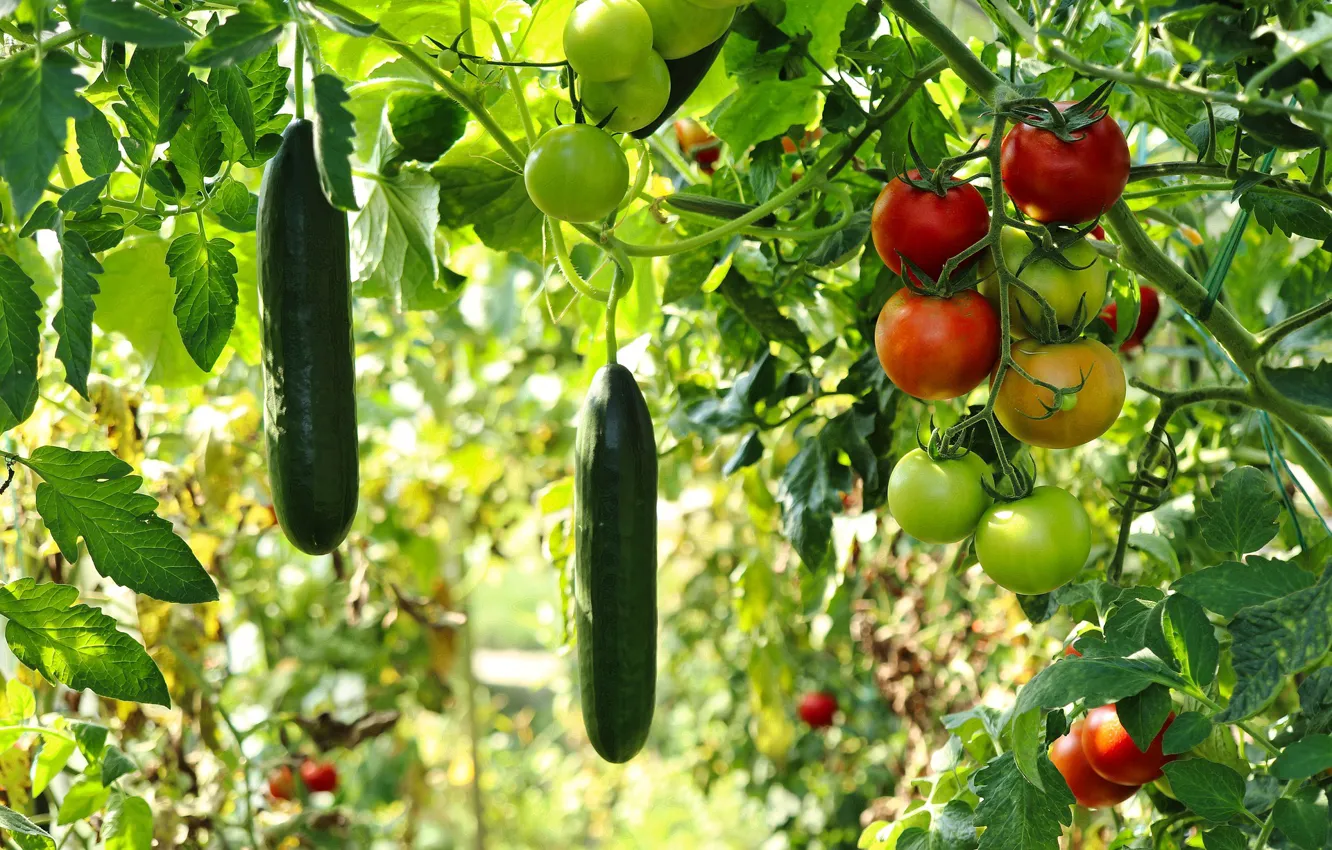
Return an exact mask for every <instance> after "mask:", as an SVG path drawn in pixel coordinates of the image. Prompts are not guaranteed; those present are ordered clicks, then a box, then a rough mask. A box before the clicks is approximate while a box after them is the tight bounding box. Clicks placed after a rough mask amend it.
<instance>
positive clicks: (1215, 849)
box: [1203, 826, 1249, 850]
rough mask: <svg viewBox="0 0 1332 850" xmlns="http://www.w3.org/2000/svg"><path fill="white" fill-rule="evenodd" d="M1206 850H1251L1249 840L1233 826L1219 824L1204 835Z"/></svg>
mask: <svg viewBox="0 0 1332 850" xmlns="http://www.w3.org/2000/svg"><path fill="white" fill-rule="evenodd" d="M1203 847H1204V848H1206V850H1249V840H1248V839H1247V838H1245V837H1244V833H1242V832H1240V831H1239V830H1238V829H1236V828H1235V827H1233V826H1218V827H1217V828H1216V829H1211V830H1208V831H1207V833H1206V834H1205V835H1203Z"/></svg>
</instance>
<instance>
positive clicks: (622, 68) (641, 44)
mask: <svg viewBox="0 0 1332 850" xmlns="http://www.w3.org/2000/svg"><path fill="white" fill-rule="evenodd" d="M651 52H652V19H651V18H649V17H648V13H647V10H646V9H644V8H643V6H642V4H640V3H639V2H638V0H583V2H582V3H579V4H578V5H577V6H575V7H574V10H573V11H572V12H570V13H569V17H568V19H567V20H565V22H564V56H565V58H567V59H568V60H569V65H570V66H571V67H572V68H573V69H574V71H576V72H577V73H578V76H580V77H582V78H583V79H585V80H592V81H594V82H602V83H604V82H610V81H611V80H623V79H624V78H626V77H628V76H629V75H630V74H632V73H634V71H636V70H638V67H639V66H640V65H642V64H643V62H645V61H646V60H647V57H648V54H649V53H651Z"/></svg>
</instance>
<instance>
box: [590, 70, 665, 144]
mask: <svg viewBox="0 0 1332 850" xmlns="http://www.w3.org/2000/svg"><path fill="white" fill-rule="evenodd" d="M581 91H582V98H583V108H584V109H585V110H587V114H588V116H589V120H591V121H594V122H595V123H597V124H600V123H601V119H603V118H605V117H606V116H607V115H610V116H611V119H610V121H609V122H608V123H607V124H606V129H608V130H616V131H619V132H621V133H632V132H633V131H634V130H637V129H639V128H640V127H646V126H647V125H648V124H649V123H650V122H651V121H652V119H654V118H656V117H657V116H658V115H660V114H661V111H662V110H663V109H665V108H666V101H667V100H668V99H669V98H670V96H671V72H670V69H669V68H667V67H666V60H665V59H662V58H661V54H660V53H657V52H656V51H653V52H652V53H651V54H649V56H648V58H647V61H646V62H644V63H643V64H642V65H641V66H639V68H638V70H637V71H635V72H634V73H633V74H631V75H629V77H628V78H626V79H623V80H616V81H615V82H613V83H590V82H584V83H583V85H582V88H581ZM612 109H613V110H615V112H614V114H613V115H612V114H611V110H612Z"/></svg>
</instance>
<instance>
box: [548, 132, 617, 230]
mask: <svg viewBox="0 0 1332 850" xmlns="http://www.w3.org/2000/svg"><path fill="white" fill-rule="evenodd" d="M523 184H524V185H525V186H526V187H527V194H528V196H529V197H530V198H531V199H532V203H533V204H535V205H536V208H537V209H539V210H541V211H542V212H543V213H545V214H546V215H548V216H550V217H551V218H557V219H560V220H561V221H574V222H585V221H597V220H599V219H603V218H605V217H606V216H608V215H610V214H611V212H612V211H614V209H615V208H616V207H617V206H619V203H620V201H621V200H623V199H624V194H625V192H627V191H629V160H628V158H627V157H625V155H624V151H622V150H620V146H619V145H618V144H616V143H615V140H614V139H613V138H611V135H610V134H609V133H607V132H606V131H605V130H599V129H597V128H596V127H594V126H592V125H591V124H565V125H564V126H563V127H556V128H555V129H554V130H550V131H549V132H547V133H546V134H545V135H543V136H542V137H541V138H539V139H537V141H536V144H535V145H532V151H531V153H529V154H528V155H527V162H526V163H524V165H523Z"/></svg>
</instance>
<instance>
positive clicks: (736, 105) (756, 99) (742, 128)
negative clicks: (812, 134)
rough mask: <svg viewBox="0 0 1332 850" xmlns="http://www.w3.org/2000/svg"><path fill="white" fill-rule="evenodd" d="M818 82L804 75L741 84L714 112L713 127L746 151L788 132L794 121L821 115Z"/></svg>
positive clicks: (806, 122) (737, 148)
mask: <svg viewBox="0 0 1332 850" xmlns="http://www.w3.org/2000/svg"><path fill="white" fill-rule="evenodd" d="M817 83H818V80H817V79H815V78H813V77H801V78H799V79H796V80H790V81H783V80H776V79H771V80H764V81H762V82H757V83H753V84H749V85H744V86H741V87H740V88H739V89H738V90H737V91H736V92H735V94H733V95H731V96H730V97H728V98H727V99H726V100H725V101H723V102H722V104H721V105H720V106H718V107H717V109H716V110H715V111H714V112H713V114H712V131H713V132H714V133H716V134H717V136H718V137H719V138H721V140H722V141H724V142H726V144H727V145H729V146H730V148H731V150H733V151H744V150H748V149H749V148H750V147H751V146H753V145H755V144H757V143H758V142H762V141H764V140H766V139H773V138H777V137H778V136H783V135H785V134H786V131H787V130H789V129H790V128H791V125H793V124H798V125H800V126H802V127H806V126H809V125H810V124H812V123H814V121H815V119H817V118H818V116H819V109H818V85H817Z"/></svg>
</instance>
